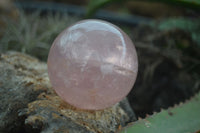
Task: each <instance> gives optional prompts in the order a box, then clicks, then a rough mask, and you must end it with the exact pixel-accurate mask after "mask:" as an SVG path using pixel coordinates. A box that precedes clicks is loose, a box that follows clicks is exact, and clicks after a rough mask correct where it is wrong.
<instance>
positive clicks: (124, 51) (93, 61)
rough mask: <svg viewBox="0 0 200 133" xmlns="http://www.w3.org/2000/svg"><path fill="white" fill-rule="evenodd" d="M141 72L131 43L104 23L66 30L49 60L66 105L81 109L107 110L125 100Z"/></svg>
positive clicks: (92, 22)
mask: <svg viewBox="0 0 200 133" xmlns="http://www.w3.org/2000/svg"><path fill="white" fill-rule="evenodd" d="M137 71H138V60H137V53H136V50H135V47H134V45H133V43H132V41H131V39H130V38H129V37H128V36H127V35H126V33H124V32H123V31H122V30H121V29H120V28H119V27H117V26H115V25H113V24H111V23H109V22H106V21H101V20H92V19H91V20H83V21H80V22H78V23H76V24H74V25H72V26H70V27H68V28H67V29H65V30H64V31H63V32H62V33H60V34H59V35H58V37H57V38H56V39H55V41H54V42H53V45H52V47H51V49H50V52H49V56H48V74H49V78H50V81H51V83H52V86H53V88H54V89H55V91H56V92H57V94H58V95H59V96H60V97H61V98H62V99H63V100H64V101H66V102H67V103H69V104H71V105H73V106H75V107H77V108H81V109H89V110H98V109H104V108H107V107H109V106H111V105H113V104H115V103H117V102H119V101H120V100H122V99H123V98H124V97H125V96H126V95H127V94H128V93H129V92H130V90H131V88H132V87H133V84H134V82H135V80H136V76H137Z"/></svg>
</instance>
